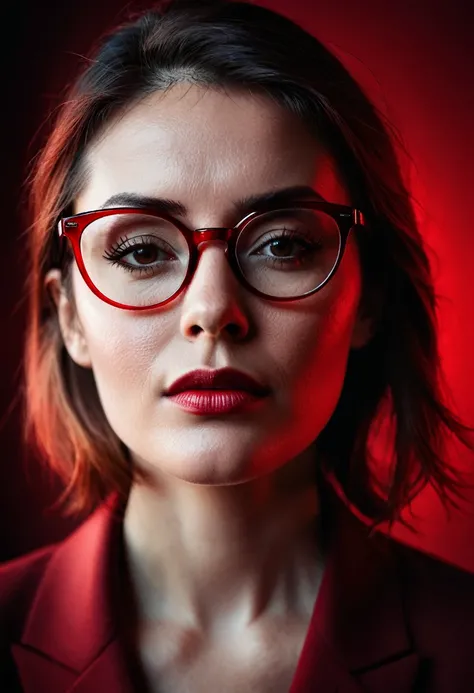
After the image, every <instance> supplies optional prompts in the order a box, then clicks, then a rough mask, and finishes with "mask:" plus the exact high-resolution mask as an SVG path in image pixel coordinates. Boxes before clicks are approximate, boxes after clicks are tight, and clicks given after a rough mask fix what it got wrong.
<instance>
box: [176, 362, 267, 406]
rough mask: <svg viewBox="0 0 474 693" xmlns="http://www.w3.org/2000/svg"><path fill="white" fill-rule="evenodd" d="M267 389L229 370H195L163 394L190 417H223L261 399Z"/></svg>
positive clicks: (182, 377)
mask: <svg viewBox="0 0 474 693" xmlns="http://www.w3.org/2000/svg"><path fill="white" fill-rule="evenodd" d="M269 392H270V390H269V388H267V387H265V386H264V385H263V384H262V383H260V382H259V381H257V380H256V379H255V378H253V377H252V376H251V375H249V374H247V373H243V372H241V371H237V370H235V369H233V368H223V369H221V370H214V371H211V370H202V369H201V370H195V371H191V372H190V373H186V374H185V375H183V376H181V377H180V378H178V379H177V380H175V382H174V383H172V385H170V387H169V388H168V389H167V390H165V392H164V395H165V397H168V398H169V399H171V400H172V401H173V402H174V403H175V404H177V405H178V406H179V407H180V408H182V409H184V410H185V411H187V412H189V413H192V414H201V415H205V414H227V413H229V412H231V411H236V410H241V409H247V408H249V407H252V406H253V405H255V404H256V403H257V402H259V401H260V400H262V399H263V398H264V397H265V396H266V395H268V394H269Z"/></svg>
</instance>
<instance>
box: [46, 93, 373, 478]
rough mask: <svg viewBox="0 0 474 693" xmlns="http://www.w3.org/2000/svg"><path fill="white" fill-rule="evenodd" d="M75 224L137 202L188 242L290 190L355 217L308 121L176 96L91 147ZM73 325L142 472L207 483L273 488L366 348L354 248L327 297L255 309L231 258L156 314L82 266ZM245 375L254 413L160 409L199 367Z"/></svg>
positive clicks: (79, 356) (77, 347) (131, 114)
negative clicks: (310, 192)
mask: <svg viewBox="0 0 474 693" xmlns="http://www.w3.org/2000/svg"><path fill="white" fill-rule="evenodd" d="M86 163H87V171H88V176H87V181H86V184H85V186H84V187H83V190H82V192H81V193H80V194H79V195H78V197H77V199H76V203H75V210H74V211H75V213H79V212H85V211H88V210H93V209H98V208H100V207H101V206H103V205H104V202H105V201H106V200H107V199H108V198H110V197H111V196H113V195H117V194H119V193H133V194H137V195H142V196H149V197H162V198H167V199H171V200H174V201H177V202H179V203H180V204H181V205H183V207H185V209H186V214H183V215H179V216H178V217H177V218H179V219H180V220H181V221H182V222H184V223H185V224H186V225H187V226H188V227H190V228H202V227H206V226H234V225H235V224H236V223H237V222H238V221H240V219H239V218H238V217H237V216H236V213H235V204H236V202H237V201H238V200H239V199H241V198H244V197H247V196H254V195H257V194H262V193H266V192H269V191H273V190H279V189H284V188H288V187H292V186H311V187H312V188H313V189H314V190H316V191H318V192H319V193H320V194H321V195H322V196H323V197H324V198H325V199H326V200H328V201H331V202H336V203H341V204H350V199H349V197H348V193H347V190H346V188H345V186H344V184H343V183H342V181H341V178H340V176H339V174H338V172H337V170H336V167H335V163H334V161H333V159H332V158H331V157H330V156H329V155H328V153H327V152H326V151H325V150H324V148H323V146H322V144H321V142H318V141H317V140H316V139H315V138H314V136H313V135H311V134H310V133H309V132H308V131H307V130H306V129H305V127H304V126H303V125H302V124H301V122H300V121H299V119H298V118H297V117H296V116H293V115H291V114H289V113H287V112H286V111H284V110H282V109H281V108H280V107H279V106H277V105H276V104H274V103H273V102H271V101H270V100H267V99H266V98H265V97H263V96H256V95H253V96H251V95H249V94H246V93H242V92H236V91H235V92H231V93H229V94H224V93H222V92H217V91H215V90H212V89H204V88H201V87H197V86H190V85H178V86H175V87H173V88H172V89H171V90H170V91H168V92H166V93H156V94H154V95H152V96H151V97H148V98H147V99H146V100H145V101H142V102H140V103H139V104H138V105H136V106H134V107H133V108H132V109H130V110H129V111H127V112H126V113H125V115H122V116H121V117H120V118H118V119H116V120H115V121H114V122H112V123H111V124H110V125H109V126H108V127H107V129H106V130H105V131H104V132H103V134H102V135H101V137H100V138H98V139H97V140H96V141H95V142H94V143H93V144H92V145H91V146H90V148H89V151H88V156H87V162H86ZM73 289H74V294H75V299H76V307H77V314H76V319H75V320H73V319H72V312H71V307H70V306H69V304H68V303H67V300H66V299H65V298H64V296H63V298H62V299H61V301H60V304H59V311H60V321H61V326H62V330H63V336H64V339H65V342H66V346H67V348H68V351H69V353H70V355H71V357H72V358H73V359H74V360H75V361H76V362H77V363H79V364H80V365H82V366H84V367H88V368H89V367H90V368H92V370H93V374H94V378H95V382H96V384H97V389H98V393H99V397H100V400H101V403H102V406H103V409H104V412H105V415H106V417H107V419H108V421H109V423H110V426H111V427H112V429H113V430H114V431H115V433H116V434H117V436H118V437H119V438H120V439H121V440H122V441H123V442H124V443H125V445H126V446H127V447H128V448H129V450H130V452H131V454H132V457H133V459H134V460H135V462H136V463H137V464H139V465H141V466H142V467H145V468H146V469H147V470H148V471H151V472H154V473H155V475H156V476H157V478H160V475H161V474H163V473H164V474H165V475H171V476H172V477H175V478H179V479H182V480H186V481H189V482H194V483H198V484H211V485H219V484H221V485H222V484H232V483H239V482H243V481H246V480H249V479H251V478H255V477H259V476H263V475H265V474H267V473H269V472H272V471H275V470H277V469H279V468H281V467H282V466H283V465H285V463H288V462H289V461H290V460H293V459H294V458H296V457H298V456H300V455H301V454H302V453H304V451H306V450H307V449H308V448H309V446H311V444H312V443H313V442H314V441H315V439H316V438H317V436H318V434H319V433H320V432H321V430H322V429H323V427H324V426H325V424H326V423H327V421H328V420H329V418H330V416H331V414H332V413H333V411H334V409H335V407H336V404H337V401H338V398H339V396H340V392H341V388H342V383H343V379H344V375H345V370H346V364H347V358H348V353H349V350H350V349H351V347H354V348H357V347H360V346H362V345H363V344H364V343H365V342H366V341H367V339H368V337H369V330H370V326H369V322H368V321H367V320H363V319H361V318H359V316H358V308H359V302H360V295H361V276H360V267H359V261H358V254H357V248H356V245H355V241H354V239H353V238H350V240H349V243H348V246H347V248H346V252H345V255H344V258H343V261H342V263H341V265H340V267H339V269H338V271H337V273H336V274H335V276H334V277H333V278H332V279H331V280H330V281H329V283H328V284H326V286H325V287H324V288H323V289H322V290H321V291H319V292H317V293H316V294H314V295H312V296H310V297H308V298H306V299H304V300H300V301H295V302H289V303H277V302H272V301H268V300H265V299H262V298H260V297H258V296H255V295H252V294H251V293H250V292H249V291H248V290H247V289H246V288H244V287H243V286H242V285H241V284H240V283H239V281H238V280H237V278H236V277H235V276H234V274H233V272H232V270H231V268H230V266H229V264H228V261H227V259H226V256H225V254H224V250H223V248H222V247H219V245H218V244H216V245H212V244H211V245H209V246H207V247H205V248H204V250H203V252H202V254H201V257H200V261H199V264H198V267H197V270H196V273H195V276H194V278H193V280H192V282H191V284H190V285H189V287H188V288H187V289H186V291H185V292H183V293H182V294H181V295H180V296H178V297H177V298H176V299H175V300H173V301H172V302H170V303H169V304H167V305H166V306H164V307H161V308H156V309H153V310H150V311H145V312H134V311H126V310H121V309H118V308H115V307H113V306H111V305H108V304H107V303H105V302H103V301H102V300H100V299H99V298H98V297H97V296H95V295H94V294H93V293H92V292H91V291H90V290H89V288H88V287H87V285H86V284H85V283H84V281H83V279H82V277H81V276H80V274H79V271H78V269H77V266H76V265H75V264H74V267H73ZM227 366H230V367H233V368H236V369H239V370H243V371H245V372H246V373H249V374H251V375H252V376H254V377H255V378H256V379H257V380H259V381H261V382H262V383H264V384H265V385H266V386H268V387H269V388H270V394H269V396H267V397H266V398H264V399H263V400H262V401H261V402H260V404H259V406H258V407H257V408H255V409H254V410H252V411H241V412H240V413H239V412H234V413H231V414H225V415H216V416H197V415H195V414H191V413H188V412H186V411H183V410H182V409H181V408H179V407H178V406H177V405H175V404H173V403H172V402H171V401H170V400H169V399H167V398H166V397H164V396H163V391H164V390H165V389H166V388H167V387H169V385H170V384H171V383H172V382H173V381H174V380H175V379H176V378H177V377H178V376H180V375H183V374H184V373H186V372H188V371H191V370H194V369H196V368H201V367H204V368H212V369H219V368H224V367H227Z"/></svg>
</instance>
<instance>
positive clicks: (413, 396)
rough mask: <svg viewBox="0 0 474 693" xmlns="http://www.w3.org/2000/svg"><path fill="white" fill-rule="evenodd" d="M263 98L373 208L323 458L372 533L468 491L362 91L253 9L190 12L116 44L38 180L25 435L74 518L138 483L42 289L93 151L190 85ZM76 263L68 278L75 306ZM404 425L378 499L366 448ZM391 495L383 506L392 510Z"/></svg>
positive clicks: (67, 117)
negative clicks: (414, 504) (426, 496)
mask: <svg viewBox="0 0 474 693" xmlns="http://www.w3.org/2000/svg"><path fill="white" fill-rule="evenodd" d="M183 81H184V82H189V83H193V84H198V85H206V86H208V87H210V88H215V89H236V88H237V89H240V90H248V91H249V92H255V93H257V92H258V93H261V94H264V95H266V96H267V97H268V98H270V99H273V100H274V101H275V102H277V103H278V104H280V105H281V106H282V108H285V109H288V110H289V111H291V112H293V113H295V114H297V115H298V116H299V117H300V118H301V121H302V122H304V123H305V124H306V125H307V126H309V127H310V128H311V129H312V131H313V132H314V133H315V134H316V135H317V136H318V137H320V138H322V140H323V141H324V142H325V143H326V145H327V147H328V148H329V151H330V152H331V153H332V154H333V156H334V157H335V159H336V161H337V163H338V165H339V167H340V170H341V172H342V175H343V178H344V180H345V182H346V184H347V186H348V188H349V191H350V195H351V198H352V201H353V204H354V205H355V206H356V207H358V208H360V209H361V210H363V212H364V213H365V215H366V218H367V221H368V225H369V227H370V232H369V233H368V234H360V235H359V234H357V235H356V239H357V242H358V247H359V253H360V257H361V264H362V272H363V288H364V300H365V302H366V308H367V310H369V311H370V310H373V311H378V316H379V317H378V322H377V329H376V332H375V334H374V336H373V338H372V340H371V342H370V343H369V344H368V345H367V346H366V347H364V348H362V349H359V350H354V351H352V352H351V354H350V357H349V362H348V368H347V374H346V378H345V382H344V386H343V390H342V393H341V397H340V400H339V402H338V405H337V407H336V410H335V412H334V414H333V416H332V418H331V420H330V421H329V423H328V424H327V426H326V427H325V429H324V430H323V431H322V433H321V434H320V436H319V438H318V442H317V446H318V452H319V453H321V457H322V458H323V459H325V460H326V463H327V465H328V468H329V469H330V470H332V471H333V472H334V474H335V475H336V477H337V479H338V480H339V481H340V483H341V484H342V486H343V487H344V489H345V491H346V493H347V495H348V497H349V498H350V499H351V500H352V502H354V503H355V504H356V505H357V506H358V507H359V508H360V509H361V510H362V511H363V512H364V513H365V514H367V515H369V516H370V517H372V518H373V519H375V520H383V519H384V518H387V519H389V520H391V521H392V520H395V519H397V518H398V516H399V513H400V510H401V509H402V508H403V507H404V506H405V505H406V504H407V503H408V502H409V501H410V500H411V499H412V498H413V497H414V495H415V494H416V493H417V492H418V491H419V490H420V489H421V488H422V487H423V486H424V485H426V484H427V483H431V484H433V485H434V487H435V488H436V490H437V491H438V493H439V494H440V496H441V498H442V499H443V501H444V502H445V501H446V500H450V501H451V502H452V503H453V504H454V505H456V503H455V497H456V496H458V497H461V495H462V488H463V484H462V479H461V477H460V474H459V473H458V472H457V471H456V468H455V467H454V466H452V465H451V464H450V463H449V462H448V460H446V459H445V452H446V446H445V442H446V440H447V438H448V437H449V436H454V437H455V438H458V439H459V440H461V441H462V442H463V443H465V444H466V445H470V442H469V438H468V433H469V432H470V431H471V429H469V428H468V427H467V426H465V425H463V424H462V423H461V422H460V421H459V419H458V418H457V417H456V416H455V415H454V414H453V413H452V412H451V411H450V410H449V408H448V407H447V406H446V404H445V400H444V399H443V395H442V379H441V371H440V358H439V353H438V344H437V327H436V320H435V311H436V295H435V291H434V287H433V280H432V275H431V270H430V264H429V260H428V256H427V253H426V250H425V248H424V244H423V240H422V238H421V236H420V233H419V231H418V229H417V225H416V221H415V216H414V211H413V208H412V203H411V199H410V195H409V193H408V191H407V189H406V187H405V185H404V183H403V180H402V176H401V174H400V170H399V165H398V163H397V158H396V153H395V149H394V133H393V131H392V130H391V129H390V128H389V126H388V125H387V123H386V122H385V121H384V119H383V118H382V116H381V115H380V114H379V113H378V111H377V110H376V108H375V107H374V106H373V105H372V104H371V102H370V101H369V100H368V98H367V97H366V95H365V94H364V93H363V91H362V90H361V88H360V87H359V86H358V84H357V83H356V82H355V80H354V79H353V78H352V77H351V75H350V74H349V73H348V71H347V70H346V69H345V68H344V67H343V65H342V64H341V63H340V61H339V60H338V59H337V58H336V57H334V56H333V55H332V54H331V53H330V52H329V51H328V50H327V49H326V48H325V47H324V46H323V45H322V43H320V42H319V41H318V40H317V39H316V38H314V37H313V36H311V35H310V34H308V33H307V32H306V31H304V30H303V29H302V28H300V27H299V26H297V25H296V24H294V23H293V22H291V21H290V20H289V19H286V18H284V17H283V16H281V15H279V14H277V13H275V12H272V11H270V10H268V9H264V8H261V7H258V6H255V5H252V4H247V3H242V2H225V1H221V0H200V1H199V2H182V1H180V0H178V1H175V2H170V3H166V4H162V5H160V6H159V7H157V8H156V9H153V10H151V11H148V12H146V13H145V14H142V15H140V16H138V17H135V18H133V20H131V21H129V22H128V23H127V24H126V25H124V26H122V27H119V28H118V29H116V30H114V31H113V32H112V33H111V34H110V35H108V36H107V37H106V39H105V40H104V41H103V42H102V44H101V46H100V48H99V50H98V51H97V53H96V54H95V56H94V57H93V59H92V60H91V61H90V62H89V63H88V65H87V67H86V69H85V70H84V72H83V74H82V75H81V76H80V78H79V79H78V80H77V82H76V83H75V84H74V86H73V87H72V88H71V89H70V90H69V92H68V93H67V96H66V98H65V100H64V105H63V106H62V107H61V109H60V111H59V114H58V116H57V119H56V122H55V125H54V128H53V130H52V133H51V135H50V137H49V139H48V141H47V144H46V146H45V147H44V149H43V151H42V152H41V155H40V156H39V157H38V160H37V162H36V165H35V169H34V171H33V174H32V176H31V201H32V226H31V227H30V229H29V230H28V236H27V240H28V243H29V248H30V268H29V272H28V285H27V291H28V295H29V311H30V312H29V329H28V336H27V343H26V359H25V378H26V397H25V402H26V416H25V435H26V438H27V440H29V441H31V442H32V443H33V444H35V445H36V446H37V447H38V448H39V450H40V452H41V454H42V455H43V456H45V457H46V459H47V461H48V463H49V465H50V466H51V467H52V468H53V469H55V470H57V471H58V472H59V473H60V474H61V475H62V476H63V477H64V479H65V481H66V482H67V488H66V491H65V493H64V495H63V500H65V501H66V502H67V507H66V510H67V511H69V512H73V511H84V510H90V509H92V508H94V507H95V506H96V505H97V503H98V502H99V501H100V500H101V499H103V498H104V497H105V496H106V495H107V494H108V493H109V492H110V491H112V490H118V491H120V492H121V493H122V494H124V495H125V494H126V493H127V491H128V488H129V485H130V483H131V481H132V476H133V475H134V474H136V470H133V469H132V468H131V465H130V459H129V455H128V451H127V449H126V448H125V446H124V445H123V444H122V442H121V441H120V440H118V438H117V436H116V435H115V434H114V433H113V431H112V430H111V428H110V426H109V424H108V422H107V420H106V418H105V415H104V412H103V410H102V408H101V405H100V402H99V398H98V395H97V391H96V387H95V384H94V379H93V375H92V372H91V371H90V370H87V369H83V368H81V367H79V366H77V365H76V364H74V362H73V361H72V360H71V359H70V357H69V355H68V353H67V351H66V349H65V347H64V344H63V341H62V337H61V333H60V329H59V324H58V319H57V314H56V311H55V309H54V307H53V306H52V305H51V303H50V302H49V301H48V300H47V296H46V295H45V291H44V278H45V275H46V273H47V271H48V270H49V269H50V268H51V267H53V266H55V264H57V262H58V257H59V239H58V238H57V235H56V223H57V221H58V218H59V217H60V216H61V215H64V214H67V213H69V212H70V211H71V204H72V201H73V199H74V198H75V196H76V195H77V194H78V191H79V190H80V187H81V185H82V184H83V183H84V175H85V172H84V170H83V168H82V163H83V160H84V153H85V151H86V149H87V146H88V144H89V143H90V142H91V141H92V140H93V138H94V137H95V136H97V133H98V132H99V131H100V130H101V128H102V127H103V126H104V124H106V123H107V122H108V121H109V120H110V118H111V117H112V116H114V115H115V114H117V113H118V112H119V111H121V110H122V109H124V108H125V107H129V106H131V105H133V104H134V103H136V102H137V101H138V100H139V99H141V98H143V97H145V96H146V95H148V94H150V93H152V92H154V91H156V90H165V89H168V88H170V87H172V86H173V85H174V84H176V83H178V82H183ZM70 261H71V254H70V253H69V254H68V256H67V261H66V263H65V264H64V265H63V271H64V277H65V281H66V288H67V290H68V291H69V293H70V294H71V297H72V291H71V285H70V281H69V278H70V272H68V268H69V267H70ZM387 403H388V405H389V409H390V412H391V420H392V422H393V427H394V445H393V459H392V460H391V467H390V469H391V474H390V479H389V482H388V484H387V486H386V488H384V489H379V492H376V489H375V487H374V483H373V479H372V475H371V471H370V465H369V461H370V459H369V457H370V450H369V446H368V441H369V439H370V433H371V430H372V428H373V425H374V422H376V421H377V417H378V415H379V414H380V410H381V406H382V404H385V405H386V404H387ZM381 496H382V498H381Z"/></svg>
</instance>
